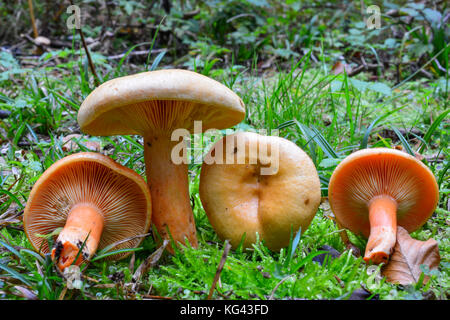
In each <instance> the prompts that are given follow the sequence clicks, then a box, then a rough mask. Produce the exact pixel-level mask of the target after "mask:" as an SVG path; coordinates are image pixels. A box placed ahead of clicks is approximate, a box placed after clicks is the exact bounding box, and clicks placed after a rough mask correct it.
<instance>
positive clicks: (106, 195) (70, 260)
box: [24, 70, 439, 270]
mask: <svg viewBox="0 0 450 320" xmlns="http://www.w3.org/2000/svg"><path fill="white" fill-rule="evenodd" d="M244 117H245V106H244V103H243V102H242V100H241V99H240V98H239V97H238V96H237V95H236V94H235V93H234V92H233V91H232V90H230V89H229V88H227V87H226V86H224V85H222V84H220V83H219V82H217V81H215V80H212V79H210V78H208V77H206V76H203V75H200V74H198V73H195V72H190V71H185V70H161V71H150V72H144V73H139V74H136V75H131V76H126V77H121V78H116V79H113V80H110V81H107V82H105V83H104V84H102V85H101V86H99V87H98V88H97V89H95V90H94V91H93V92H92V93H91V94H90V95H89V96H88V97H87V98H86V99H85V100H84V102H83V103H82V105H81V107H80V109H79V112H78V123H79V125H80V127H81V130H82V131H83V132H84V133H87V134H91V135H98V136H111V135H126V134H133V135H140V136H142V137H143V148H144V160H145V167H146V175H147V182H145V181H144V179H143V178H142V177H141V176H140V175H139V174H137V173H136V172H134V171H133V170H131V169H129V168H126V167H124V166H122V165H120V164H118V163H116V162H115V161H113V160H112V159H110V158H109V157H107V156H104V155H101V154H99V153H93V152H82V153H76V154H72V155H70V156H67V157H65V158H63V159H61V160H59V161H57V162H56V163H54V164H53V165H52V166H50V167H49V168H48V169H47V170H46V171H45V172H44V173H43V175H42V176H41V177H40V178H39V180H38V181H37V182H36V183H35V185H34V187H33V189H32V191H31V193H30V196H29V199H28V202H27V205H26V208H25V212H24V229H25V232H26V234H27V236H28V238H29V240H30V242H31V244H32V245H33V247H34V248H35V249H36V250H37V251H39V252H40V253H41V254H47V253H49V254H51V257H52V259H53V261H54V262H55V264H56V265H57V266H58V268H59V269H60V270H64V269H65V268H66V267H68V266H70V265H72V264H75V265H80V264H81V263H82V262H84V261H89V260H90V259H91V258H92V256H93V255H94V254H95V252H96V251H97V250H98V249H99V248H100V249H101V248H105V247H107V246H110V245H111V244H114V243H117V246H116V247H115V248H116V249H126V248H135V247H137V246H138V245H139V244H140V242H141V241H142V239H143V238H142V237H140V236H139V235H142V234H145V233H146V232H148V230H149V229H150V227H151V225H154V227H155V228H154V229H153V231H154V232H153V236H154V238H155V241H160V240H162V239H172V240H173V242H172V244H174V245H175V246H178V245H179V244H182V245H185V244H186V242H189V244H190V245H191V246H192V247H197V246H198V241H197V235H196V228H195V222H194V215H193V212H192V208H191V203H190V196H189V180H188V179H189V177H188V166H187V163H188V160H189V159H187V155H186V154H183V155H181V159H182V161H181V162H177V163H174V162H173V161H172V159H173V158H172V156H173V152H174V149H175V148H174V147H175V146H176V145H177V144H178V143H179V141H173V138H172V133H173V131H174V130H176V129H185V130H187V132H188V133H193V128H194V121H199V120H201V121H202V130H203V131H205V130H208V129H212V128H215V129H226V128H229V127H231V126H233V125H235V124H238V123H239V122H241V121H242V120H243V119H244ZM263 151H264V152H263ZM229 159H232V160H233V161H231V162H230V161H227V160H229ZM214 160H215V161H214ZM199 192H200V199H201V202H202V205H203V208H204V210H205V212H206V215H207V217H208V219H209V221H210V223H211V225H212V227H213V228H214V230H215V231H216V233H217V235H218V236H219V238H220V239H222V240H229V241H230V243H231V245H232V247H234V248H236V247H238V246H239V245H241V244H242V246H243V247H244V248H248V247H251V246H252V244H254V243H255V242H256V241H257V236H259V237H260V239H261V240H263V241H264V243H265V245H266V246H267V247H268V248H269V249H271V250H280V249H281V248H283V247H286V246H288V244H289V240H290V238H291V235H292V232H293V231H294V232H295V231H297V230H299V229H300V230H301V231H302V232H304V231H305V230H306V229H307V228H308V226H309V225H310V223H311V221H312V219H313V218H314V216H315V214H316V212H317V209H318V207H319V204H320V202H321V190H320V180H319V176H318V173H317V170H316V168H315V166H314V163H313V162H312V160H311V159H310V158H309V156H308V155H307V154H306V153H305V152H304V151H303V150H302V149H301V148H299V147H298V146H297V145H296V144H295V143H293V142H291V141H289V140H287V139H284V138H281V137H275V136H265V135H259V134H256V133H250V132H238V133H234V134H231V135H227V136H225V137H223V138H222V139H220V140H219V141H217V142H216V143H215V144H214V145H213V146H212V147H211V149H210V151H209V152H208V153H207V155H206V156H205V157H204V162H203V164H202V169H201V175H200V190H199ZM438 194H439V193H438V186H437V183H436V180H435V178H434V176H433V174H432V173H431V171H430V170H429V169H428V168H427V167H426V166H425V165H424V164H423V163H421V162H420V161H418V160H417V159H415V158H414V157H412V156H409V155H407V154H406V153H404V152H401V151H398V150H392V149H386V148H374V149H366V150H361V151H358V152H355V153H353V154H351V155H350V156H348V157H347V158H346V159H344V160H343V161H342V162H341V163H340V164H339V165H338V166H337V168H336V169H335V171H334V172H333V175H332V177H331V179H330V183H329V202H330V206H331V209H332V211H333V212H334V214H335V216H336V220H337V221H338V222H339V223H340V224H341V225H342V226H344V227H345V228H347V229H349V230H351V231H353V232H354V233H355V234H359V235H363V236H365V237H366V238H368V243H367V248H366V254H365V257H364V260H365V261H366V262H368V263H376V264H378V263H382V262H384V263H386V262H387V261H388V258H389V255H390V254H391V253H392V249H393V247H394V245H395V241H396V228H397V225H401V226H403V227H404V228H405V229H406V230H408V231H409V232H412V231H414V230H416V229H418V228H419V227H421V226H422V225H423V224H424V223H425V222H426V220H427V219H428V218H429V217H430V216H431V214H432V213H433V211H434V209H435V208H436V205H437V202H438ZM57 228H61V229H62V231H60V232H59V234H58V235H57V236H55V239H54V245H53V247H52V248H50V247H49V246H48V243H47V242H46V239H45V238H43V237H42V236H40V235H42V234H44V235H45V234H52V233H54V231H55V229H57ZM157 235H158V236H157ZM168 249H169V251H170V252H173V250H174V248H173V247H168ZM128 253H130V252H129V251H128V252H123V253H118V254H116V255H112V256H109V257H108V258H110V259H121V258H124V257H126V256H127V254H128Z"/></svg>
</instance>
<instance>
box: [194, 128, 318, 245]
mask: <svg viewBox="0 0 450 320" xmlns="http://www.w3.org/2000/svg"><path fill="white" fill-rule="evenodd" d="M233 139H237V140H235V141H241V142H243V144H242V145H239V142H237V143H235V144H234V148H233V144H232V145H231V147H230V146H229V144H230V143H232V141H233ZM244 145H245V153H244V152H243V151H242V150H243V149H244V147H243V146H244ZM250 146H253V147H254V146H257V147H258V148H259V150H261V148H262V147H264V146H267V149H268V150H269V151H270V152H268V153H267V155H268V157H264V156H263V155H264V153H265V152H258V154H257V157H256V158H255V157H252V156H251V152H249V150H250ZM221 148H223V149H222V152H223V158H222V159H223V164H219V163H212V164H207V163H206V161H209V160H208V159H212V158H211V157H215V156H217V155H218V154H219V152H220V149H221ZM227 148H228V150H227ZM277 149H278V154H277V152H276V150H277ZM240 152H242V154H243V155H245V161H241V163H234V164H233V163H227V162H226V156H227V155H231V157H234V155H232V154H233V153H234V154H235V155H237V157H236V159H237V158H238V157H239V153H240ZM271 157H273V158H272V159H273V161H272V160H271V161H267V158H269V159H270V158H271ZM218 158H219V159H220V158H221V157H220V156H219V157H218ZM264 158H265V159H264ZM236 159H235V160H236ZM275 159H278V166H277V168H278V170H276V166H275V163H274V161H276V160H275ZM255 160H256V161H255ZM235 162H237V161H235ZM255 162H256V164H255ZM209 163H211V162H209ZM264 163H266V165H264ZM272 165H274V166H273V167H274V168H275V169H273V170H272V169H269V168H270V167H271V166H272ZM262 168H265V169H268V172H271V173H274V174H262V171H261V169H262ZM199 191H200V199H201V201H202V204H203V208H204V209H205V212H206V214H207V216H208V219H209V221H210V223H211V225H212V226H213V228H214V229H215V231H216V233H217V234H218V236H219V238H220V239H222V240H226V239H229V240H230V243H231V245H232V246H233V248H236V247H237V246H238V245H239V243H240V242H241V240H242V237H243V235H244V234H245V240H244V243H243V246H244V247H250V246H251V245H252V244H253V243H255V242H256V232H257V233H258V234H259V236H260V238H261V239H263V240H264V241H265V245H266V246H267V247H268V248H269V249H271V250H279V249H281V248H283V247H286V246H288V245H289V239H290V236H291V230H292V231H293V232H294V233H295V232H296V231H297V230H298V229H299V228H300V227H301V230H302V232H304V231H305V230H306V229H307V228H308V226H309V224H310V223H311V221H312V219H313V218H314V216H315V214H316V212H317V208H318V206H319V204H320V195H321V192H320V181H319V176H318V174H317V170H316V168H315V166H314V164H313V162H312V161H311V159H310V158H309V156H308V155H307V154H306V153H305V152H304V151H303V150H302V149H300V148H299V147H298V146H297V145H296V144H294V143H293V142H291V141H289V140H286V139H284V138H281V137H276V136H263V135H259V134H256V133H251V132H238V133H235V134H232V135H229V136H226V137H224V138H222V139H221V140H219V141H218V142H217V143H216V144H215V145H214V146H213V147H212V148H211V150H210V151H209V153H208V155H207V156H206V157H205V162H204V163H203V165H202V170H201V175H200V188H199Z"/></svg>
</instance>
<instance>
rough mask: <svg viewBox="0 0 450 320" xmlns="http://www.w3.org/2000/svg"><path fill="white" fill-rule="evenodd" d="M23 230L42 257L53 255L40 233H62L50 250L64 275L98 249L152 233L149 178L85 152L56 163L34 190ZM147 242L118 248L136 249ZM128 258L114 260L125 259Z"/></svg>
mask: <svg viewBox="0 0 450 320" xmlns="http://www.w3.org/2000/svg"><path fill="white" fill-rule="evenodd" d="M23 222H24V230H25V233H26V234H27V237H28V239H29V240H30V242H31V244H32V245H33V247H34V248H35V249H36V250H37V251H39V252H40V253H41V254H46V253H49V252H50V249H49V248H48V244H47V241H46V240H45V239H43V238H42V237H39V234H41V235H42V234H50V233H52V232H53V231H54V230H55V229H57V228H62V227H63V229H62V231H61V232H60V233H59V236H58V238H57V239H56V242H55V246H54V248H52V250H51V256H52V259H53V260H54V261H55V263H56V264H57V266H58V267H59V269H60V270H64V269H65V268H66V267H68V266H70V265H71V264H72V263H74V260H75V259H76V257H77V255H78V252H79V251H80V248H81V247H83V243H84V247H83V249H82V252H81V253H82V254H80V255H79V258H78V259H77V261H75V264H77V265H79V264H81V263H82V262H83V260H86V261H87V260H89V259H90V258H91V257H92V256H93V255H94V253H95V252H96V250H97V248H100V249H101V248H104V247H106V246H108V245H110V244H113V243H115V242H117V241H119V240H125V239H128V238H132V237H133V236H137V235H140V234H144V233H146V232H147V231H148V229H149V228H150V222H151V195H150V191H149V190H148V187H147V184H146V183H145V181H144V179H142V177H141V176H139V175H138V174H137V173H136V172H134V171H133V170H131V169H129V168H126V167H124V166H122V165H120V164H118V163H116V162H115V161H113V160H112V159H110V158H108V157H106V156H104V155H102V154H99V153H92V152H80V153H76V154H73V155H70V156H67V157H64V158H62V159H60V160H58V161H57V162H55V163H54V164H52V165H51V166H50V167H49V168H48V169H47V170H46V171H45V172H44V173H43V174H42V176H41V177H40V178H39V180H38V181H37V182H36V183H35V185H34V186H33V189H32V190H31V193H30V196H29V198H28V201H27V205H26V207H25V211H24V217H23ZM141 241H142V237H137V238H132V239H130V240H128V241H125V242H124V243H120V244H118V245H117V246H116V247H114V250H118V249H125V248H134V247H136V246H138V245H139V243H140V242H141ZM129 253H130V252H128V253H119V254H115V255H112V256H110V257H108V258H110V259H122V258H124V257H126V256H127V255H128V254H129Z"/></svg>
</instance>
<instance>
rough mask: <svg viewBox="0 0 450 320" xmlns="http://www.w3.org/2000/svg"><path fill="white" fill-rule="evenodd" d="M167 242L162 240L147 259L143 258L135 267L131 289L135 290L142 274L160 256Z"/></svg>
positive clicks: (154, 263)
mask: <svg viewBox="0 0 450 320" xmlns="http://www.w3.org/2000/svg"><path fill="white" fill-rule="evenodd" d="M168 244H169V240H164V242H163V244H162V245H161V246H160V247H159V248H158V249H157V250H156V251H155V252H153V253H152V254H151V255H150V256H149V257H147V259H145V260H144V261H143V262H142V263H141V265H140V266H139V267H138V268H137V270H136V272H135V273H134V274H133V278H132V281H133V288H132V290H133V291H135V290H136V286H137V284H138V281H139V280H140V279H141V277H142V275H143V274H144V273H146V272H147V271H148V270H150V268H153V267H154V266H155V265H156V264H157V263H158V261H159V259H160V258H161V256H162V254H163V252H164V250H165V249H166V247H167V245H168Z"/></svg>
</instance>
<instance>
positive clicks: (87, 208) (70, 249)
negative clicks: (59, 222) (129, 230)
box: [52, 203, 104, 271]
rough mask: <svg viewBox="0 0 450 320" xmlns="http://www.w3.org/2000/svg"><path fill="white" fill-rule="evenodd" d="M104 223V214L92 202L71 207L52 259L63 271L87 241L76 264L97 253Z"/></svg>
mask: <svg viewBox="0 0 450 320" xmlns="http://www.w3.org/2000/svg"><path fill="white" fill-rule="evenodd" d="M103 224H104V218H103V214H102V213H101V212H100V211H99V210H98V209H97V208H95V207H94V206H92V205H90V204H87V203H82V204H77V205H75V206H74V207H73V208H72V209H71V211H70V212H69V215H68V217H67V220H66V224H65V226H64V229H63V230H62V231H61V233H60V234H59V236H58V239H57V240H56V244H55V247H54V248H53V249H52V260H53V261H55V263H56V265H57V266H58V268H59V269H60V270H61V271H63V270H64V269H65V268H66V267H68V266H70V265H71V264H72V263H73V262H74V261H75V259H76V257H77V255H78V252H79V251H80V249H81V248H82V246H83V243H84V242H85V241H86V243H85V244H84V247H83V249H82V252H81V253H80V255H79V256H78V259H77V261H76V262H75V264H76V265H80V264H81V263H82V262H83V260H88V259H89V258H90V257H91V256H92V255H93V254H94V253H95V251H96V250H97V247H98V244H99V241H100V237H101V235H102V231H103Z"/></svg>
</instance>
